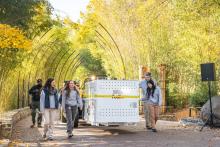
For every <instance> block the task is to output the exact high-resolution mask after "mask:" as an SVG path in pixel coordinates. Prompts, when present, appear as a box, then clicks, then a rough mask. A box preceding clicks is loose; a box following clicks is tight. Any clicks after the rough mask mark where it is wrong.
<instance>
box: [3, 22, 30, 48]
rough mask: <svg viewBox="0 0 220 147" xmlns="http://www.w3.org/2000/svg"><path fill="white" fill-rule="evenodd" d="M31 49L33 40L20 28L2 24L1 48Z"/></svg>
mask: <svg viewBox="0 0 220 147" xmlns="http://www.w3.org/2000/svg"><path fill="white" fill-rule="evenodd" d="M7 48H16V49H24V50H30V49H31V40H29V39H27V38H26V37H25V36H24V34H23V32H22V31H21V30H19V29H18V28H13V27H11V26H9V25H6V24H0V49H7Z"/></svg>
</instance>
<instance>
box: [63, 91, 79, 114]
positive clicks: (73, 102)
mask: <svg viewBox="0 0 220 147" xmlns="http://www.w3.org/2000/svg"><path fill="white" fill-rule="evenodd" d="M66 92H67V91H66V90H64V91H63V94H62V108H63V110H65V105H68V106H78V107H80V108H82V107H83V103H82V98H81V97H80V96H79V94H78V93H77V92H76V91H75V90H71V92H70V96H69V97H67V96H66Z"/></svg>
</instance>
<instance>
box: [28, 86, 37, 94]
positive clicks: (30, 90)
mask: <svg viewBox="0 0 220 147" xmlns="http://www.w3.org/2000/svg"><path fill="white" fill-rule="evenodd" d="M34 87H35V86H33V87H31V89H29V91H28V94H33V90H34Z"/></svg>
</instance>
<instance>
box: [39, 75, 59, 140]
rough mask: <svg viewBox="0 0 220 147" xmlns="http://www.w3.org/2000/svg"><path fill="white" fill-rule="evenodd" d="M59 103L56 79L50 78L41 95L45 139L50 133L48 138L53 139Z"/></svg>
mask: <svg viewBox="0 0 220 147" xmlns="http://www.w3.org/2000/svg"><path fill="white" fill-rule="evenodd" d="M58 105H59V102H58V92H57V89H56V88H55V80H54V79H53V78H49V79H48V80H47V81H46V83H45V86H44V88H43V90H42V92H41V96H40V112H41V113H42V114H43V118H44V135H43V138H44V139H46V137H47V135H48V139H49V140H53V127H54V121H55V119H56V115H57V109H58Z"/></svg>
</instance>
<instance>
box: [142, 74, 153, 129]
mask: <svg viewBox="0 0 220 147" xmlns="http://www.w3.org/2000/svg"><path fill="white" fill-rule="evenodd" d="M150 80H153V79H152V77H151V73H150V72H147V73H146V74H145V75H144V80H142V81H141V82H140V83H139V88H140V89H141V90H142V95H141V98H142V99H141V100H142V102H143V108H144V117H145V126H146V128H147V129H149V130H150V129H152V126H151V121H150V111H149V104H148V100H147V99H144V98H146V94H147V83H148V81H150ZM153 81H154V83H155V85H156V81H155V80H153Z"/></svg>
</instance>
